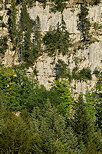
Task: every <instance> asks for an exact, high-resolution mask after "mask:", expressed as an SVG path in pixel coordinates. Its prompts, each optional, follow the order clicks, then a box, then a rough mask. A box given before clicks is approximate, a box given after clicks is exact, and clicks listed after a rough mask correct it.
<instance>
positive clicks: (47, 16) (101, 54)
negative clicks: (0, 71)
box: [0, 2, 102, 93]
mask: <svg viewBox="0 0 102 154" xmlns="http://www.w3.org/2000/svg"><path fill="white" fill-rule="evenodd" d="M9 7H10V6H9V5H8V8H9ZM50 7H51V6H50V4H49V3H48V4H47V5H46V7H45V8H43V6H42V5H41V4H40V3H38V2H36V3H35V5H34V6H33V7H30V8H28V13H29V16H30V17H31V19H32V20H33V21H34V20H36V17H37V16H38V17H39V19H40V27H41V33H42V35H45V34H46V33H47V32H48V31H49V30H50V28H53V29H54V28H56V26H57V24H58V23H59V24H60V23H61V18H62V14H63V19H64V21H65V23H66V28H67V30H68V32H69V33H70V37H71V39H72V42H73V43H72V46H71V48H70V54H66V55H62V54H61V53H60V54H58V53H57V52H56V54H55V55H54V56H49V55H48V54H47V53H43V54H42V55H41V56H39V57H38V58H37V60H36V61H35V62H34V64H33V66H32V67H29V69H28V71H27V72H28V73H32V72H33V70H34V69H36V77H35V78H36V79H37V80H38V81H39V83H40V84H43V85H44V86H45V87H46V88H47V89H49V88H50V87H51V85H52V84H53V82H54V80H55V79H56V71H55V67H56V64H57V63H58V60H59V59H61V60H63V61H64V62H65V64H67V67H68V68H69V69H70V71H71V72H72V70H73V69H74V68H75V67H76V66H77V67H78V70H82V69H83V68H89V69H90V70H91V74H92V79H91V80H85V81H83V80H75V79H72V80H71V85H72V90H73V92H74V93H80V92H83V93H85V92H86V91H87V90H92V89H95V85H96V82H97V80H98V79H97V78H96V76H95V75H94V74H93V72H94V70H95V69H96V68H97V69H99V70H101V69H102V3H101V2H100V3H99V4H98V5H94V6H88V8H89V11H88V16H87V18H88V19H89V21H90V23H91V25H90V30H89V33H90V35H91V36H92V42H91V43H90V44H88V45H87V46H84V48H79V44H81V41H80V40H81V32H80V30H78V14H79V13H80V4H67V8H65V9H64V11H63V13H61V12H58V11H57V12H51V11H50ZM17 10H18V13H17V18H18V20H19V16H20V6H18V7H17ZM0 14H1V15H2V16H3V22H4V23H5V24H7V20H8V15H7V10H6V9H5V8H3V10H1V11H0ZM95 24H96V27H95ZM99 25H100V26H99ZM0 35H1V36H5V35H8V29H7V28H5V27H3V28H1V30H0ZM8 46H9V47H8V49H7V51H6V52H5V55H4V57H3V55H1V56H2V57H3V58H1V60H2V63H3V64H4V65H5V66H12V65H18V64H20V63H19V61H18V57H19V55H18V53H17V52H15V51H11V49H12V43H10V41H9V40H8Z"/></svg>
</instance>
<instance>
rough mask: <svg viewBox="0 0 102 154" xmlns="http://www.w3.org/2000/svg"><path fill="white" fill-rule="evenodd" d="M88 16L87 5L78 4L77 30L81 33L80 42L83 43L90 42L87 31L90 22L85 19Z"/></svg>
mask: <svg viewBox="0 0 102 154" xmlns="http://www.w3.org/2000/svg"><path fill="white" fill-rule="evenodd" d="M87 16H88V8H87V4H85V3H82V4H80V13H79V14H78V17H79V20H78V30H80V32H81V37H82V38H81V40H82V41H83V42H85V41H88V40H90V35H89V29H90V21H89V19H88V18H87Z"/></svg>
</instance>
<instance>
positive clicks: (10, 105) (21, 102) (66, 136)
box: [0, 67, 102, 154]
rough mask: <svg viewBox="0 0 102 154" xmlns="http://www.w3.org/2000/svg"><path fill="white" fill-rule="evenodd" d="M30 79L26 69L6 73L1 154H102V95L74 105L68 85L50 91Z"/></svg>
mask: <svg viewBox="0 0 102 154" xmlns="http://www.w3.org/2000/svg"><path fill="white" fill-rule="evenodd" d="M25 74H26V72H25V70H24V68H23V67H22V68H21V67H14V68H4V67H1V68H0V108H1V112H0V133H1V135H0V143H1V146H0V151H1V153H20V154H23V153H41V154H45V153H48V154H52V153H66V154H67V153H71V154H80V153H81V154H85V153H89V154H91V152H93V153H97V154H100V153H101V152H102V146H101V145H102V120H101V119H102V109H101V105H102V98H101V97H102V93H88V94H86V96H85V98H86V102H87V103H84V100H83V96H82V95H80V97H79V100H77V102H74V101H73V99H72V96H71V92H70V86H69V83H68V81H65V80H57V81H56V82H55V84H54V85H53V87H52V88H51V89H50V90H46V89H45V88H44V87H43V86H38V84H37V82H36V81H32V80H29V79H28V77H27V76H26V75H25ZM17 113H18V114H19V116H17V115H15V114H17Z"/></svg>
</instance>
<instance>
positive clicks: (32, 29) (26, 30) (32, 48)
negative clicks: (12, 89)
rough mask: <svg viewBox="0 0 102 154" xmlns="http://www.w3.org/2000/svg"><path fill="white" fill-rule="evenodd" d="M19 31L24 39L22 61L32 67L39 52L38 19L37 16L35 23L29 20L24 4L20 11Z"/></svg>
mask: <svg viewBox="0 0 102 154" xmlns="http://www.w3.org/2000/svg"><path fill="white" fill-rule="evenodd" d="M20 30H21V33H22V35H23V38H24V40H23V42H22V47H21V56H22V59H23V61H24V62H25V63H26V64H27V65H32V64H33V63H34V60H35V59H36V58H37V57H38V56H39V53H40V52H41V34H40V19H39V17H38V16H37V18H36V20H35V21H33V20H31V19H30V17H29V13H28V12H27V8H26V5H25V4H23V6H22V9H21V18H20ZM31 34H33V38H31Z"/></svg>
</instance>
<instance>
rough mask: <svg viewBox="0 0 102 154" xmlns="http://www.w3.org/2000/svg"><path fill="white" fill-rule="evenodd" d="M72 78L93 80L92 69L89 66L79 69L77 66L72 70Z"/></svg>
mask: <svg viewBox="0 0 102 154" xmlns="http://www.w3.org/2000/svg"><path fill="white" fill-rule="evenodd" d="M72 78H73V79H76V80H91V79H92V76H91V70H90V69H89V68H83V69H82V70H80V71H78V68H77V67H75V68H74V69H73V71H72Z"/></svg>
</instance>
